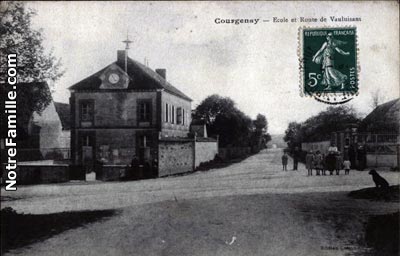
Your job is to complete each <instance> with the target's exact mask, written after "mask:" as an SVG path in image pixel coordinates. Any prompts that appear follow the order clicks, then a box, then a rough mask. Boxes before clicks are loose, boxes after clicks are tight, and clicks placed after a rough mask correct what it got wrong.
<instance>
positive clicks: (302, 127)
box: [283, 106, 361, 151]
mask: <svg viewBox="0 0 400 256" xmlns="http://www.w3.org/2000/svg"><path fill="white" fill-rule="evenodd" d="M360 121H361V119H360V118H359V117H358V114H357V113H356V111H355V110H354V109H353V108H352V107H348V106H339V107H328V108H327V109H326V110H324V111H321V112H320V113H318V114H317V115H315V116H312V117H310V118H308V119H307V120H306V121H304V122H302V123H297V122H291V123H289V125H288V128H287V129H286V131H285V136H284V138H283V139H284V141H285V142H286V143H287V144H288V147H289V149H290V150H291V151H292V150H293V149H294V148H295V147H299V148H300V146H301V143H302V142H316V141H324V140H330V138H331V134H332V132H337V131H342V130H344V129H346V128H347V127H348V126H349V125H350V124H358V123H360Z"/></svg>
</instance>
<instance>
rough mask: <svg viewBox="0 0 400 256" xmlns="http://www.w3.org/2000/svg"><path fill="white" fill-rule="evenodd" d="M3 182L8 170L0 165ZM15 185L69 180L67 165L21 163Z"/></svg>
mask: <svg viewBox="0 0 400 256" xmlns="http://www.w3.org/2000/svg"><path fill="white" fill-rule="evenodd" d="M2 168H3V171H2V179H3V182H4V181H5V180H6V179H7V173H8V171H7V170H6V169H5V165H4V164H3V166H2ZM16 172H17V185H18V184H20V185H28V184H46V183H60V182H67V181H69V166H68V165H66V164H59V165H54V164H53V165H22V164H19V165H18V167H17V169H16Z"/></svg>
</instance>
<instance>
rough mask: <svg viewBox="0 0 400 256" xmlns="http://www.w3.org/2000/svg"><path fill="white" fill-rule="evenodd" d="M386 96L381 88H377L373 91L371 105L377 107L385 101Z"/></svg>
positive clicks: (373, 107)
mask: <svg viewBox="0 0 400 256" xmlns="http://www.w3.org/2000/svg"><path fill="white" fill-rule="evenodd" d="M384 100H385V99H384V96H383V95H382V93H381V89H379V88H378V89H376V90H375V91H373V92H371V107H372V109H375V108H376V107H377V106H379V105H380V104H382V102H383V101H384Z"/></svg>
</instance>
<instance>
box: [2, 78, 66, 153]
mask: <svg viewBox="0 0 400 256" xmlns="http://www.w3.org/2000/svg"><path fill="white" fill-rule="evenodd" d="M17 88H20V90H21V91H20V93H21V94H23V93H27V92H28V90H31V93H32V95H35V93H34V92H35V91H36V90H38V89H47V90H49V88H48V85H47V83H45V82H32V83H20V84H18V85H17ZM17 99H18V98H17ZM29 100H30V99H28V102H24V103H25V104H31V102H29ZM18 104H19V103H18V101H17V111H18ZM32 104H33V103H32ZM56 105H62V107H60V108H63V110H60V111H57V108H56ZM67 108H69V107H68V104H63V103H55V102H54V101H53V100H50V102H49V104H48V105H47V106H46V107H45V108H44V109H43V111H42V112H41V113H38V112H32V113H25V114H26V115H27V118H26V122H19V123H18V126H17V133H18V136H17V145H18V154H17V157H18V160H19V161H35V160H43V159H53V160H54V156H55V154H58V155H59V156H58V158H61V159H65V158H69V148H70V146H69V141H70V139H69V138H70V132H69V110H66V109H67ZM61 111H62V112H63V113H64V114H63V118H62V120H63V122H62V120H61V118H60V116H59V112H60V113H61ZM2 146H3V145H2ZM61 154H63V155H64V156H61Z"/></svg>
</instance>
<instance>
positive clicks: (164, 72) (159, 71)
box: [156, 68, 167, 80]
mask: <svg viewBox="0 0 400 256" xmlns="http://www.w3.org/2000/svg"><path fill="white" fill-rule="evenodd" d="M156 72H157V74H159V75H160V76H162V77H163V78H164V79H165V80H167V70H166V69H165V68H158V69H156Z"/></svg>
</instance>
